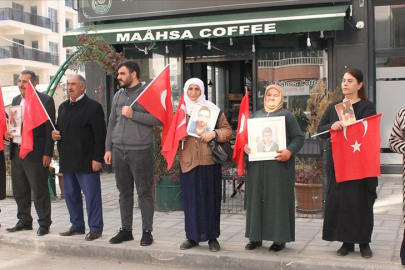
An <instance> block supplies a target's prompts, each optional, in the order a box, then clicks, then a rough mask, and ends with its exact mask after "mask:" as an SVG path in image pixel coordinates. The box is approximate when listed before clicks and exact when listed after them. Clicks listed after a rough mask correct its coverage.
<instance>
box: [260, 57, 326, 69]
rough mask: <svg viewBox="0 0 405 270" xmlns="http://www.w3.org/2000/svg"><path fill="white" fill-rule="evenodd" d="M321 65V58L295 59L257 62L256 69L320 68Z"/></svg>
mask: <svg viewBox="0 0 405 270" xmlns="http://www.w3.org/2000/svg"><path fill="white" fill-rule="evenodd" d="M321 65H323V58H322V57H296V58H286V59H281V60H259V61H257V66H258V68H259V69H260V68H281V67H291V66H321Z"/></svg>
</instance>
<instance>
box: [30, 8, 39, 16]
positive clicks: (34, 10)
mask: <svg viewBox="0 0 405 270" xmlns="http://www.w3.org/2000/svg"><path fill="white" fill-rule="evenodd" d="M31 14H34V15H38V8H37V6H35V7H31Z"/></svg>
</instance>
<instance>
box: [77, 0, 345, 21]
mask: <svg viewBox="0 0 405 270" xmlns="http://www.w3.org/2000/svg"><path fill="white" fill-rule="evenodd" d="M74 1H78V2H79V22H95V21H105V20H122V19H129V18H134V19H136V18H146V17H148V18H152V17H158V16H160V17H162V16H168V15H179V14H190V13H193V14H196V13H200V14H203V13H210V12H213V11H221V10H224V11H225V10H234V11H237V10H246V9H252V8H259V9H260V8H265V7H272V6H279V5H280V2H283V3H282V5H297V4H321V3H322V2H324V3H330V2H332V1H330V0H289V1H280V0H250V1H246V0H205V1H189V0H180V1H170V0H149V1H145V0H74ZM343 1H346V2H347V0H334V1H333V2H343Z"/></svg>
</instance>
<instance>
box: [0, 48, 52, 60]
mask: <svg viewBox="0 0 405 270" xmlns="http://www.w3.org/2000/svg"><path fill="white" fill-rule="evenodd" d="M4 58H17V59H24V60H31V61H38V62H44V63H50V64H52V65H59V56H58V55H57V54H53V53H49V52H42V51H38V50H33V49H28V48H24V47H22V46H0V59H4Z"/></svg>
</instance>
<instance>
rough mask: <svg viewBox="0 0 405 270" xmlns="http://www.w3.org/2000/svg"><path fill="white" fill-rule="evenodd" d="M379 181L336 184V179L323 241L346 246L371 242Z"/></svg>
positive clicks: (326, 209) (330, 193)
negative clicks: (340, 243)
mask: <svg viewBox="0 0 405 270" xmlns="http://www.w3.org/2000/svg"><path fill="white" fill-rule="evenodd" d="M377 181H378V180H377V178H376V177H371V178H366V179H362V180H354V181H346V182H342V183H336V179H335V177H334V175H333V176H332V179H331V181H330V187H329V192H328V193H327V197H326V205H325V206H326V207H325V218H324V222H323V235H322V239H323V240H327V241H340V242H345V243H358V244H367V243H370V242H371V234H372V232H373V227H374V214H373V205H374V202H375V199H376V198H377V193H376V187H377V184H378V182H377Z"/></svg>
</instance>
